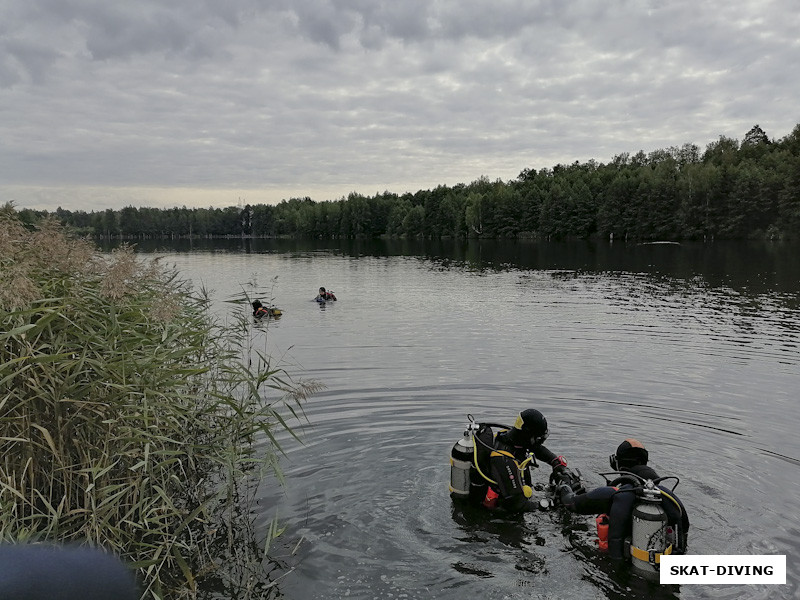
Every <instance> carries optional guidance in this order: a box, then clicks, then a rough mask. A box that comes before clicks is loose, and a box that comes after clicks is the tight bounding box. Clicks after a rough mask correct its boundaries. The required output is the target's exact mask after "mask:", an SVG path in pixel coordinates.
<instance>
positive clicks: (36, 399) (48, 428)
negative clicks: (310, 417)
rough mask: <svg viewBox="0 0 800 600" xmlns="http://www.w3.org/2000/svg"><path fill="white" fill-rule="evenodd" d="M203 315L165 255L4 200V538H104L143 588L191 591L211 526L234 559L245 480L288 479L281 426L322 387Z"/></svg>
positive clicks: (241, 321)
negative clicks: (74, 235)
mask: <svg viewBox="0 0 800 600" xmlns="http://www.w3.org/2000/svg"><path fill="white" fill-rule="evenodd" d="M245 306H247V305H246V304H245V299H242V307H245ZM208 309H209V306H208V301H207V299H206V298H205V297H204V295H203V294H198V293H195V292H193V291H192V290H191V289H190V287H189V286H187V285H186V284H185V283H183V282H181V281H180V280H179V279H178V277H177V276H176V275H175V273H172V272H170V271H169V270H168V269H164V268H162V267H161V266H160V265H159V263H158V261H152V262H150V263H147V264H145V263H142V262H141V261H139V260H137V258H136V256H135V255H134V253H133V252H132V251H131V249H129V248H123V249H121V250H118V251H116V252H114V253H113V254H112V255H111V256H110V257H109V256H108V255H101V254H99V253H97V252H96V251H95V250H94V249H93V248H92V247H91V246H90V245H89V244H88V243H87V242H84V241H81V240H75V239H70V237H68V236H67V235H65V233H64V232H63V231H62V230H61V229H60V228H59V227H58V226H57V225H55V224H54V223H52V222H45V223H43V224H42V225H41V227H40V228H39V229H38V230H36V231H28V230H27V229H26V228H25V227H24V226H23V225H22V224H21V223H20V221H19V220H18V219H17V218H16V216H15V213H14V210H13V208H12V207H11V206H10V205H7V206H6V207H5V208H0V539H2V540H3V541H15V542H19V541H39V540H49V541H60V542H75V543H90V544H92V545H100V546H103V547H105V548H107V549H109V550H112V551H114V552H116V553H117V554H119V555H121V556H122V557H123V558H124V559H126V560H127V561H128V562H130V563H132V565H133V566H134V567H136V568H137V569H138V572H139V575H140V579H141V581H142V586H143V591H144V595H143V597H152V598H165V597H181V596H193V595H195V594H196V592H197V589H198V587H197V580H198V577H199V576H202V575H203V573H208V572H209V571H211V570H213V569H216V568H217V567H219V563H220V560H219V557H220V552H221V551H220V548H219V543H220V532H227V533H226V534H224V535H223V536H222V537H223V538H224V539H227V542H228V548H227V549H226V550H225V551H224V552H228V553H231V554H234V555H235V553H236V548H233V547H231V546H233V545H234V544H236V543H238V541H237V540H239V541H240V538H239V537H237V535H236V534H235V533H234V530H235V528H236V527H237V526H238V524H237V520H238V521H241V520H242V519H244V520H246V519H247V515H246V514H244V515H243V514H242V512H243V511H244V512H245V513H246V509H242V506H241V502H242V493H246V489H247V488H248V486H246V485H244V486H243V482H244V481H246V479H247V478H248V477H251V476H253V475H261V474H263V473H265V472H266V471H269V472H271V473H272V475H275V476H277V478H278V479H279V480H280V479H281V474H280V468H279V455H280V447H279V445H278V440H277V439H276V435H277V432H278V431H279V430H281V429H283V430H288V431H290V432H291V431H292V426H291V425H290V424H289V422H287V418H288V417H292V416H297V409H298V407H299V405H300V401H301V400H302V399H303V398H304V397H306V396H307V395H308V394H309V393H312V392H313V391H315V389H316V387H317V386H316V385H315V384H314V383H313V382H312V383H304V382H295V381H294V380H292V379H291V378H290V377H289V375H288V374H287V373H286V372H285V371H283V370H282V369H280V368H277V367H274V366H273V365H271V360H270V358H269V357H268V356H265V355H263V354H262V353H257V352H256V356H253V355H252V354H253V348H252V344H251V341H250V339H249V338H248V335H247V331H248V320H249V315H248V314H246V313H245V312H244V310H242V311H240V312H239V313H238V316H237V318H236V319H234V321H233V322H232V323H230V324H220V323H218V322H215V321H214V320H213V319H212V318H211V317H210V316H209V315H210V313H209V310H208ZM257 440H263V441H265V443H259V445H258V452H256V451H255V450H254V446H253V444H254V442H256V441H257ZM251 488H252V486H251ZM243 490H245V491H243ZM275 533H277V529H276V528H272V529H271V530H270V535H274V534H275ZM266 542H267V543H268V542H269V540H266Z"/></svg>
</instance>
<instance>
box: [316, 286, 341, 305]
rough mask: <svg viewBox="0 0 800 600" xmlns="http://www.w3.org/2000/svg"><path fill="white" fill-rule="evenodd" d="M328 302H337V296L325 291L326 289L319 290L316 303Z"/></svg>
mask: <svg viewBox="0 0 800 600" xmlns="http://www.w3.org/2000/svg"><path fill="white" fill-rule="evenodd" d="M328 300H333V301H336V295H335V294H334V293H333V292H327V291H325V288H324V287H321V288H319V294H318V295H317V297H316V301H317V302H327V301H328Z"/></svg>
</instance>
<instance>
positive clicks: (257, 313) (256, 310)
mask: <svg viewBox="0 0 800 600" xmlns="http://www.w3.org/2000/svg"><path fill="white" fill-rule="evenodd" d="M252 304H253V316H254V317H255V318H256V319H262V318H264V317H279V316H280V315H281V311H280V309H278V308H275V307H272V306H271V307H269V308H267V307H266V306H264V305H263V304H261V300H254V301H253V302H252Z"/></svg>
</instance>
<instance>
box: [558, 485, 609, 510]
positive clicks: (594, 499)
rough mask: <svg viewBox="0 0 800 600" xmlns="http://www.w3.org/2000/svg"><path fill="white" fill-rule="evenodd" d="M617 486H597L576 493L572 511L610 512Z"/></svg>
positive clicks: (570, 507)
mask: <svg viewBox="0 0 800 600" xmlns="http://www.w3.org/2000/svg"><path fill="white" fill-rule="evenodd" d="M616 491H617V490H616V488H613V487H610V486H604V487H599V488H595V489H593V490H590V491H588V492H586V493H585V494H575V496H574V497H573V501H572V504H571V505H568V506H567V508H569V509H570V510H571V511H573V512H576V513H578V514H580V515H600V514H603V513H608V512H609V510H610V509H611V500H612V498H613V497H614V493H615V492H616Z"/></svg>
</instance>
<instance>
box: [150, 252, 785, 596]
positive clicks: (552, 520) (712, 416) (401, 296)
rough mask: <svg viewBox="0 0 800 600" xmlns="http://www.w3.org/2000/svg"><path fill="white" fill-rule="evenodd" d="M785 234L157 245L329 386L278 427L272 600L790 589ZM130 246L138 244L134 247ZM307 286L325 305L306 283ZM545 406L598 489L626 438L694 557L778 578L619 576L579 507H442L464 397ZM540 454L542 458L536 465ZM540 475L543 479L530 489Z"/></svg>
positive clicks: (262, 500)
mask: <svg viewBox="0 0 800 600" xmlns="http://www.w3.org/2000/svg"><path fill="white" fill-rule="evenodd" d="M798 250H800V248H798V246H797V245H790V244H778V243H774V244H772V243H744V242H742V243H715V244H701V243H694V244H680V245H676V244H645V245H636V244H625V243H617V242H615V243H613V244H608V243H602V244H596V243H562V244H558V243H548V244H545V243H534V242H530V243H525V242H517V243H499V242H497V243H493V242H482V243H479V242H476V241H472V242H469V243H465V242H463V243H455V242H437V243H427V244H426V243H422V242H400V241H398V242H362V243H357V242H342V243H339V242H322V241H319V242H294V241H269V240H228V241H226V242H214V243H212V242H203V243H198V242H194V243H189V242H185V241H184V242H180V245H178V244H175V245H173V246H171V247H170V248H168V249H166V250H161V251H160V252H159V253H160V254H161V255H163V256H165V257H166V259H167V260H168V261H169V262H172V263H174V264H175V265H176V266H177V267H178V269H179V270H180V271H181V272H182V273H183V275H184V276H185V277H187V278H189V279H191V280H192V281H193V282H195V284H197V285H203V286H205V287H206V288H208V289H210V290H212V298H213V299H214V300H215V304H214V307H215V310H216V311H217V312H218V314H220V315H221V316H223V318H224V316H225V312H226V311H228V310H230V309H229V307H228V305H226V304H224V303H222V302H221V301H222V300H224V299H225V298H228V297H230V296H233V295H236V294H237V293H239V292H241V290H242V289H243V288H246V289H251V286H255V288H256V289H258V290H260V292H259V295H260V297H261V299H262V300H269V299H270V298H274V303H275V305H276V306H278V307H279V308H281V309H282V310H283V315H282V316H281V317H280V318H279V319H276V320H272V321H270V322H269V323H268V325H267V326H266V327H262V328H258V327H256V328H254V330H253V336H254V340H255V343H256V344H257V345H261V346H263V348H264V349H265V350H267V351H268V352H269V353H270V354H271V355H272V356H273V357H274V359H275V360H276V361H277V360H280V362H281V365H282V366H284V367H286V368H287V369H288V371H289V372H290V373H292V374H293V375H294V376H295V377H299V378H305V379H314V380H317V381H319V382H321V383H323V384H325V386H326V389H325V390H323V391H322V392H320V393H318V394H316V395H314V396H313V397H312V398H310V399H309V400H308V401H307V402H306V403H305V405H304V408H305V415H306V418H307V421H305V422H304V424H303V426H302V428H301V429H302V438H303V444H302V445H301V444H299V443H297V442H293V441H292V440H291V439H290V438H285V439H284V442H285V444H286V449H287V456H286V457H285V458H284V459H283V463H282V464H283V468H284V471H285V474H286V479H287V485H286V487H285V488H279V487H278V486H277V485H276V484H275V483H274V482H272V481H269V482H267V483H265V484H264V485H263V486H262V487H261V488H259V491H258V499H259V511H260V512H259V514H258V516H257V526H259V527H266V524H267V523H268V521H269V519H270V518H271V517H272V516H273V514H274V512H275V510H277V511H278V513H279V515H280V517H281V520H282V523H283V524H284V525H285V526H286V531H285V532H284V534H283V536H282V537H281V538H279V540H278V541H277V542H276V543H275V544H274V545H273V547H272V549H271V553H272V555H273V556H274V558H275V561H276V563H275V564H277V565H279V568H276V567H275V564H273V565H272V567H271V571H270V573H269V577H270V578H272V579H273V580H274V581H275V582H276V583H275V586H274V587H273V588H271V590H270V593H271V594H273V596H272V597H276V598H278V597H280V598H289V599H298V600H300V599H303V600H305V599H313V598H392V599H412V598H445V599H447V598H453V599H456V598H458V599H462V598H465V597H469V596H471V595H475V596H477V595H480V597H481V598H498V599H499V598H615V599H616V598H648V599H649V598H740V597H748V598H796V597H798V594H799V593H800V569H798V567H797V559H796V557H797V556H798V554H800V516H798V515H800V442H798V438H797V433H796V432H797V431H798V429H800V417H799V416H798V407H797V404H798V390H799V389H800V368H799V366H800V358H799V356H798V344H799V343H800V265H798V262H800V261H798V260H797V257H798V256H800V252H798ZM140 251H142V252H150V251H152V248H148V247H147V246H146V245H145V244H141V245H140ZM319 286H325V287H327V288H328V289H330V290H333V291H334V292H335V293H336V295H337V296H338V301H337V302H335V303H328V304H325V305H319V304H317V303H316V302H314V301H313V298H314V296H315V295H316V290H317V288H318V287H319ZM525 408H537V409H539V410H541V411H542V412H543V413H544V414H545V416H546V417H547V419H548V421H549V424H550V437H549V439H548V441H547V446H548V447H549V448H550V449H552V450H554V451H555V452H557V453H559V454H563V455H565V456H566V457H567V458H568V460H569V461H570V466H571V467H573V468H578V469H580V471H581V473H582V474H583V478H584V481H585V483H586V485H587V487H594V486H597V485H601V484H602V483H603V479H602V478H601V477H600V476H599V475H598V473H600V472H603V471H607V470H609V467H608V455H609V454H611V453H613V451H614V450H615V448H616V446H617V445H618V444H619V443H620V442H621V441H622V440H623V439H624V438H626V437H636V438H638V439H640V440H641V441H643V442H644V443H645V445H646V446H647V447H648V449H649V450H650V459H651V460H650V464H651V465H652V466H653V467H654V468H655V469H656V470H657V471H658V472H659V473H660V474H661V475H675V476H678V477H679V478H680V485H679V486H678V488H677V489H676V493H678V495H679V496H680V497H681V499H682V500H683V502H684V503H685V505H686V506H687V509H688V511H689V516H690V518H691V522H692V527H691V530H690V534H689V550H690V552H691V553H696V554H785V555H786V556H787V585H784V586H766V585H763V586H747V587H744V586H722V585H714V586H711V585H685V586H681V587H677V586H669V587H667V586H663V587H662V586H659V585H657V584H648V583H646V582H644V581H642V580H640V579H639V578H637V577H631V576H630V575H629V574H626V573H616V572H614V571H613V570H612V569H611V567H610V564H609V561H608V559H607V558H606V557H605V556H603V555H600V554H599V553H598V552H597V550H596V543H595V536H594V519H593V517H584V516H577V515H567V514H563V513H562V512H560V511H548V512H536V513H529V514H526V515H524V516H523V517H519V518H515V519H502V518H497V517H494V516H492V515H487V514H484V513H481V512H480V511H466V512H465V511H464V510H461V509H459V508H457V507H454V506H453V504H452V502H451V500H450V498H449V494H448V482H449V453H450V449H451V447H452V445H453V444H454V443H455V442H456V440H458V439H459V438H460V437H461V435H462V433H463V430H464V426H465V424H466V422H467V415H468V414H472V415H474V416H475V418H476V419H477V420H479V421H481V420H484V421H493V422H500V423H512V422H513V420H514V418H515V416H516V414H517V413H518V412H519V411H521V410H523V409H525ZM548 473H549V468H547V467H543V468H541V469H539V472H538V473H537V475H538V478H539V481H540V482H542V483H544V482H546V480H547V475H548ZM541 494H542V493H541V492H540V493H539V495H541Z"/></svg>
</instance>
